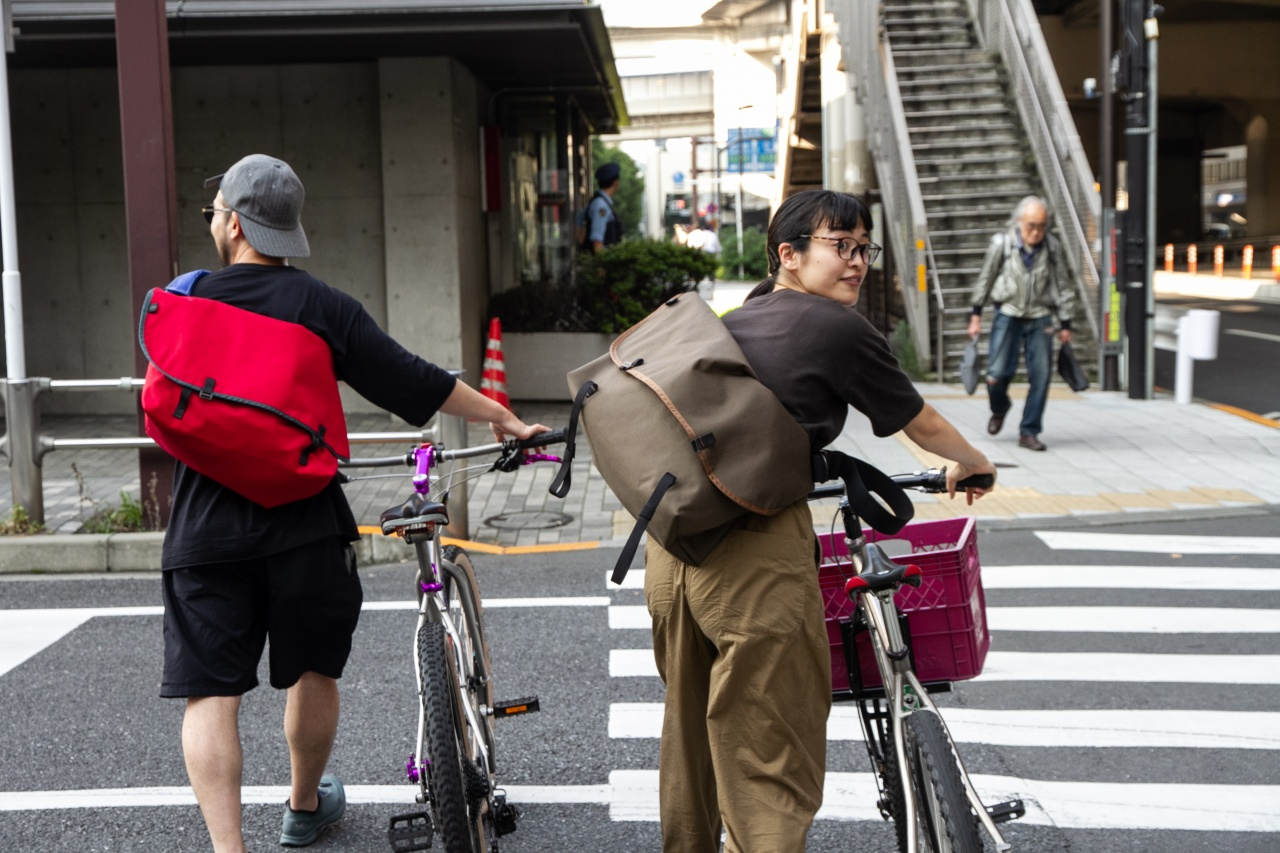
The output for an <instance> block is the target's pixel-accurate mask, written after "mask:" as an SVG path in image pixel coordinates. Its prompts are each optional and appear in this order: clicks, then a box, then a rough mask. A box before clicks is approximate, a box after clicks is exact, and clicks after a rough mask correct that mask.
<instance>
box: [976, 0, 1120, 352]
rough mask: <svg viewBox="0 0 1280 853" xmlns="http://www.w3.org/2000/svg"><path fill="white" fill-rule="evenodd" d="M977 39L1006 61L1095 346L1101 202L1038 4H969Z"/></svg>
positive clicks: (1017, 0)
mask: <svg viewBox="0 0 1280 853" xmlns="http://www.w3.org/2000/svg"><path fill="white" fill-rule="evenodd" d="M968 3H969V8H970V10H971V11H972V13H973V19H974V21H975V22H976V23H977V27H978V38H979V39H980V41H981V42H982V44H983V45H984V47H985V48H986V49H987V50H990V51H994V52H996V53H999V54H1000V57H1001V59H1003V61H1004V66H1005V68H1007V69H1008V71H1009V82H1010V85H1011V87H1012V94H1013V99H1014V102H1015V103H1016V104H1017V106H1018V112H1019V113H1020V114H1021V117H1022V121H1023V126H1024V127H1025V128H1026V131H1027V137H1028V139H1029V141H1030V143H1031V150H1032V151H1033V152H1034V154H1035V158H1036V164H1037V166H1038V167H1039V170H1040V176H1041V178H1042V179H1043V181H1044V189H1045V195H1046V196H1047V198H1046V199H1045V200H1046V201H1047V202H1048V203H1049V206H1050V207H1051V208H1052V209H1053V215H1054V218H1055V219H1056V220H1057V222H1058V225H1059V233H1060V234H1061V236H1062V239H1063V242H1064V244H1065V249H1066V252H1065V254H1066V256H1067V262H1068V263H1069V264H1070V266H1071V269H1072V272H1073V273H1074V276H1073V278H1074V279H1075V281H1076V283H1077V287H1078V289H1079V292H1080V296H1081V299H1080V302H1081V305H1082V307H1083V311H1084V314H1085V317H1086V319H1087V320H1088V323H1089V327H1090V329H1092V331H1093V334H1094V336H1095V339H1096V337H1097V335H1098V320H1097V307H1096V306H1097V305H1098V282H1099V276H1098V266H1099V260H1098V257H1099V252H1100V251H1101V241H1100V239H1099V235H1100V232H1101V222H1102V220H1101V203H1102V202H1101V199H1100V198H1099V196H1098V191H1097V190H1096V189H1095V184H1094V176H1093V172H1092V170H1091V169H1090V168H1089V162H1088V160H1087V159H1086V158H1085V156H1084V148H1083V146H1081V144H1080V136H1079V134H1078V133H1077V132H1076V125H1075V121H1074V120H1073V119H1072V118H1071V112H1070V110H1069V109H1068V108H1067V99H1066V97H1065V96H1064V95H1063V93H1062V84H1061V83H1060V82H1059V80H1058V72H1057V69H1056V68H1055V66H1054V64H1053V57H1052V56H1050V54H1049V48H1048V47H1047V46H1046V45H1045V42H1044V33H1043V31H1042V30H1041V28H1040V22H1039V20H1038V19H1037V18H1036V14H1035V9H1034V8H1033V7H1032V5H1031V0H968Z"/></svg>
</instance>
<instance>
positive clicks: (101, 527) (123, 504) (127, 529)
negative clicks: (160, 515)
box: [80, 491, 147, 533]
mask: <svg viewBox="0 0 1280 853" xmlns="http://www.w3.org/2000/svg"><path fill="white" fill-rule="evenodd" d="M146 529H147V523H146V517H145V516H144V514H143V511H142V502H141V501H138V500H134V498H133V497H132V496H131V495H130V494H129V493H128V492H125V491H122V492H120V506H118V507H109V506H108V507H102V508H101V509H99V510H98V511H97V512H95V513H94V514H93V515H91V516H89V517H88V518H87V519H85V522H84V524H83V525H81V528H80V532H81V533H132V532H136V531H139V530H146Z"/></svg>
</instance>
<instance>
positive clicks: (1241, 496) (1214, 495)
mask: <svg viewBox="0 0 1280 853" xmlns="http://www.w3.org/2000/svg"><path fill="white" fill-rule="evenodd" d="M1191 491H1193V492H1199V493H1200V494H1202V495H1204V496H1205V497H1207V498H1211V499H1212V500H1214V501H1215V502H1218V503H1221V502H1223V501H1227V502H1230V503H1246V504H1261V503H1266V501H1264V500H1263V499H1262V498H1260V497H1258V496H1257V495H1255V494H1253V493H1251V492H1246V491H1244V490H1243V489H1211V488H1209V487H1208V486H1194V487H1192V489H1191Z"/></svg>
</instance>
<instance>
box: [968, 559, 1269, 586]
mask: <svg viewBox="0 0 1280 853" xmlns="http://www.w3.org/2000/svg"><path fill="white" fill-rule="evenodd" d="M982 586H983V587H984V588H986V589H1173V590H1242V591H1254V590H1257V591H1264V590H1280V569H1240V568H1224V567H1222V566H1176V567H1174V566H1054V565H1021V566H983V567H982Z"/></svg>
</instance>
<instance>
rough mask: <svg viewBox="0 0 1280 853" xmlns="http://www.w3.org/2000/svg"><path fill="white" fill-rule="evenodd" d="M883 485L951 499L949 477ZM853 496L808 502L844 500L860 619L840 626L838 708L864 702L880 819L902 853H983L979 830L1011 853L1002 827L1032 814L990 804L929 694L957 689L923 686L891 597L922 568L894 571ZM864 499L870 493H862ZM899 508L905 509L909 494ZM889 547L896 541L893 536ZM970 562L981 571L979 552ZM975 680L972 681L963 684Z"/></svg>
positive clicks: (939, 473) (820, 490)
mask: <svg viewBox="0 0 1280 853" xmlns="http://www.w3.org/2000/svg"><path fill="white" fill-rule="evenodd" d="M872 470H874V469H872ZM864 473H865V469H864ZM874 473H876V474H879V472H874ZM879 476H881V477H883V475H879ZM886 479H887V480H889V481H892V483H893V484H895V485H897V486H898V487H900V488H901V489H915V490H919V491H923V492H926V493H938V492H945V491H946V488H947V485H946V469H945V468H942V469H930V470H928V471H923V472H919V473H915V474H900V475H896V476H893V477H888V478H886ZM992 482H993V480H992V478H991V477H990V475H977V476H974V477H970V478H968V479H967V480H964V481H961V483H960V484H959V487H960V488H964V487H966V486H967V487H972V488H988V487H990V485H991V484H992ZM847 487H848V481H846V482H845V483H837V484H832V485H826V486H818V487H816V488H815V489H814V490H813V491H812V492H811V493H810V495H809V499H810V500H816V499H820V498H830V497H840V499H841V500H840V505H839V513H840V517H841V520H842V522H843V525H844V537H843V541H844V546H845V548H846V549H847V551H848V555H849V558H850V563H851V568H852V574H851V575H850V576H849V577H848V578H847V581H846V582H845V583H844V585H843V592H844V594H845V595H847V596H848V599H849V600H851V601H852V602H853V604H854V606H855V610H854V613H853V617H852V618H851V619H848V620H841V621H840V630H841V640H840V643H841V651H842V652H843V657H844V659H843V661H841V663H843V664H844V665H845V666H847V668H848V675H849V688H848V689H843V690H840V691H837V692H835V693H834V694H833V700H835V701H841V700H856V701H857V702H858V703H859V704H858V710H859V721H860V723H861V725H862V732H863V739H864V743H865V745H866V749H867V756H868V758H869V759H870V762H871V766H872V768H873V769H874V771H875V778H876V786H877V789H878V791H879V800H878V802H877V807H878V808H879V811H880V814H881V815H882V816H883V817H884V819H885V820H891V821H893V823H894V828H895V831H896V834H897V841H898V849H899V850H900V851H901V853H916V851H918V850H930V851H934V853H953V851H954V853H978V851H981V850H982V839H981V834H980V832H979V827H981V828H982V829H984V830H985V831H986V833H987V834H988V835H989V836H990V838H991V839H992V841H993V842H994V844H995V846H996V849H997V850H998V851H1006V850H1011V849H1012V846H1011V845H1010V844H1009V843H1008V842H1006V841H1005V840H1004V837H1003V836H1002V835H1001V833H1000V831H999V829H997V828H996V824H997V823H1003V822H1005V821H1009V820H1013V819H1015V818H1018V817H1021V816H1023V815H1024V814H1025V813H1026V810H1025V808H1024V806H1023V803H1022V801H1021V800H1017V799H1015V800H1008V801H1005V802H1002V803H998V804H996V805H993V806H984V805H983V803H982V800H981V799H980V798H979V796H978V793H977V791H976V790H975V789H974V787H973V783H972V782H971V781H970V780H969V774H968V772H967V771H966V770H965V768H964V763H963V762H962V761H961V760H960V753H959V751H958V750H957V749H956V745H955V741H954V740H953V739H952V737H951V733H950V731H949V730H948V729H947V725H946V723H945V721H944V720H943V717H942V714H941V712H940V711H939V710H938V706H937V705H936V704H934V701H933V699H932V698H930V695H929V694H930V692H939V693H941V692H948V691H950V689H951V682H950V681H946V680H936V681H927V682H925V683H922V682H921V679H920V678H919V677H917V673H916V665H915V654H914V650H913V648H912V643H911V633H910V627H909V622H908V619H907V614H906V613H903V612H900V611H899V609H898V606H897V604H896V603H895V601H894V596H895V594H896V593H897V592H898V590H899V589H900V588H901V587H902V586H903V585H904V584H906V585H910V586H912V587H917V588H918V587H920V585H921V583H922V581H923V579H924V572H923V571H922V570H921V568H920V567H919V566H918V565H914V564H911V563H909V562H905V561H906V560H908V559H910V558H911V557H913V556H918V555H915V554H909V555H906V556H905V557H903V558H901V559H903V560H904V562H895V561H893V560H891V559H890V558H889V557H888V556H886V554H885V552H884V551H883V550H882V549H881V547H880V546H879V545H877V544H876V543H875V542H872V541H868V539H867V536H866V535H864V533H863V529H862V525H861V522H860V520H859V510H862V511H863V512H864V514H874V513H875V508H874V507H873V508H871V509H870V510H869V511H868V510H867V507H866V504H865V502H862V501H855V503H858V504H859V507H858V508H855V507H854V506H852V505H851V502H850V499H849V495H848V494H847V493H846V489H847ZM860 491H861V492H862V494H863V495H865V494H866V492H865V490H860ZM875 491H877V492H879V491H880V490H879V489H876V490H875ZM902 500H904V501H905V500H906V498H905V495H903V497H902ZM908 503H909V502H908ZM907 517H909V515H908V516H907ZM833 527H834V520H833ZM828 538H829V539H830V538H831V537H828ZM885 538H893V534H890V535H888V536H886V537H885ZM973 562H974V564H975V568H976V553H975V554H974V558H973ZM859 633H863V634H865V635H866V637H867V639H869V641H870V647H871V654H872V656H873V658H874V662H875V670H876V673H878V675H879V677H880V681H879V685H878V686H877V685H875V684H869V683H868V682H874V677H873V676H872V674H871V673H868V675H867V677H865V678H864V677H863V675H862V673H861V671H860V668H859V662H858V654H857V648H856V644H857V638H858V634H859ZM984 651H985V649H984ZM833 659H834V654H833ZM979 668H980V665H979ZM976 674H977V673H976V672H971V673H967V674H966V676H965V677H972V676H973V675H976ZM904 768H905V769H906V772H905V773H904V772H903V770H904ZM904 780H905V782H906V784H904Z"/></svg>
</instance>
